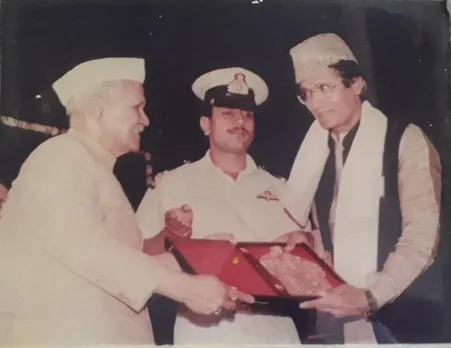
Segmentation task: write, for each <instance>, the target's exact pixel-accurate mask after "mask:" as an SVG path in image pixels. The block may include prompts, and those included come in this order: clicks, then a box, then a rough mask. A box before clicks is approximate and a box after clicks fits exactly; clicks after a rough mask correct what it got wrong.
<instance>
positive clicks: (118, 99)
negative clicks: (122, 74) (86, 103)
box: [102, 81, 149, 155]
mask: <svg viewBox="0 0 451 348" xmlns="http://www.w3.org/2000/svg"><path fill="white" fill-rule="evenodd" d="M145 104H146V99H145V97H144V91H143V87H142V85H141V84H140V83H139V82H135V81H121V82H118V83H117V84H116V85H115V86H114V87H111V88H110V90H109V92H108V95H107V97H106V98H105V100H104V102H103V103H102V109H103V116H104V117H103V118H102V123H103V124H102V128H103V130H104V131H105V134H107V136H108V137H109V138H110V141H111V142H112V143H114V147H115V149H116V152H117V154H118V155H122V154H125V153H128V152H136V151H139V148H140V141H141V132H142V131H143V130H144V129H145V127H147V126H148V125H149V119H148V118H147V115H146V114H145V112H144V106H145Z"/></svg>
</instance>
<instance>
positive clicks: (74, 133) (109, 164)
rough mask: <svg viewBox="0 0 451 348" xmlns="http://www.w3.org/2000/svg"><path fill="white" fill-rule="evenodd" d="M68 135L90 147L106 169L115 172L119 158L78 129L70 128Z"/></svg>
mask: <svg viewBox="0 0 451 348" xmlns="http://www.w3.org/2000/svg"><path fill="white" fill-rule="evenodd" d="M67 135H68V136H70V137H73V138H75V139H77V140H78V141H80V142H81V143H83V145H84V146H85V147H86V148H88V150H89V151H90V152H91V153H92V154H93V155H94V156H95V157H96V159H98V161H99V162H100V163H101V164H102V165H103V166H104V167H105V169H107V170H108V171H110V172H113V169H114V165H115V164H116V160H117V158H116V157H114V156H113V155H112V154H111V153H109V152H108V151H107V150H106V149H105V148H104V147H103V146H102V145H100V144H99V143H98V142H97V141H95V140H94V139H92V138H90V137H89V136H87V135H86V134H84V133H82V132H80V131H78V130H76V129H72V128H70V129H69V131H68V132H67Z"/></svg>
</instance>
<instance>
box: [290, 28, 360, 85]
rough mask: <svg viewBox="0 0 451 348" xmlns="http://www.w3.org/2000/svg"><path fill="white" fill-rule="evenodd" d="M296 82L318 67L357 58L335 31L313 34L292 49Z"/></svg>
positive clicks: (355, 60)
mask: <svg viewBox="0 0 451 348" xmlns="http://www.w3.org/2000/svg"><path fill="white" fill-rule="evenodd" d="M290 55H291V58H292V60H293V66H294V72H295V78H296V83H300V82H301V81H302V80H303V79H305V78H306V77H307V76H309V75H310V74H312V73H314V72H315V70H316V69H318V68H324V67H329V66H330V65H332V64H335V63H337V62H339V61H340V60H350V61H354V62H356V63H358V62H357V59H356V58H355V56H354V54H353V53H352V51H351V49H350V48H349V46H348V45H347V44H346V43H345V42H344V41H343V39H341V38H340V37H339V36H338V35H336V34H333V33H326V34H319V35H316V36H313V37H311V38H309V39H307V40H305V41H303V42H301V43H300V44H298V45H296V46H295V47H293V48H292V49H291V50H290Z"/></svg>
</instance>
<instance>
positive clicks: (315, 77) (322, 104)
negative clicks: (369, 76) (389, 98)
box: [298, 67, 364, 132]
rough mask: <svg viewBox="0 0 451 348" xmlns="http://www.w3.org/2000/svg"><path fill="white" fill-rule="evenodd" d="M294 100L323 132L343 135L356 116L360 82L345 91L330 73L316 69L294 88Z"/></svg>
mask: <svg viewBox="0 0 451 348" xmlns="http://www.w3.org/2000/svg"><path fill="white" fill-rule="evenodd" d="M298 88H299V89H298V98H299V100H300V101H301V102H302V103H303V104H304V105H305V106H306V107H307V108H308V109H309V111H310V112H311V113H312V115H313V116H314V117H315V119H316V120H318V122H319V123H320V125H321V126H322V127H323V128H324V129H328V130H333V131H337V132H341V131H347V130H349V129H347V128H348V125H349V124H350V123H353V122H354V120H355V118H356V114H359V115H360V110H361V101H360V94H361V93H362V90H363V88H364V81H363V80H362V79H361V78H357V79H355V80H354V81H353V83H352V84H351V86H349V87H346V86H345V85H344V84H343V80H342V78H341V77H340V76H339V75H338V74H337V72H336V71H335V70H334V69H331V68H327V67H325V68H323V69H316V70H315V71H314V72H312V73H311V74H310V75H309V76H308V77H306V78H305V79H304V80H303V81H301V83H300V84H299V86H298Z"/></svg>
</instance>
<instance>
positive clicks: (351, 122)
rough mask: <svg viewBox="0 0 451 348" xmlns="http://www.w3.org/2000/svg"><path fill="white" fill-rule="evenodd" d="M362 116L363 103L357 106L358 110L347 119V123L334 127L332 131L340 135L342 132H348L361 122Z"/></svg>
mask: <svg viewBox="0 0 451 348" xmlns="http://www.w3.org/2000/svg"><path fill="white" fill-rule="evenodd" d="M361 117H362V105H360V107H358V108H356V111H355V112H354V113H353V114H352V115H351V116H350V117H349V118H348V119H347V120H346V122H345V123H343V124H341V125H340V126H338V127H336V128H334V129H332V133H334V134H335V135H339V134H341V133H348V132H349V131H350V130H351V129H352V128H354V126H355V125H356V124H357V123H358V122H359V120H360V118H361Z"/></svg>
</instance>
